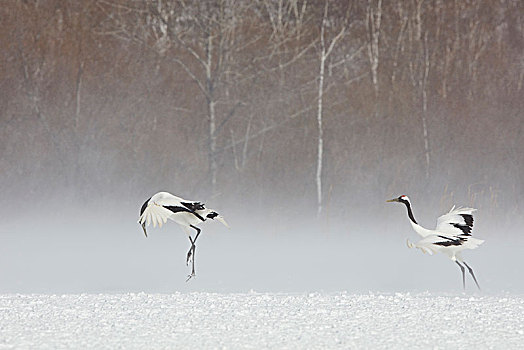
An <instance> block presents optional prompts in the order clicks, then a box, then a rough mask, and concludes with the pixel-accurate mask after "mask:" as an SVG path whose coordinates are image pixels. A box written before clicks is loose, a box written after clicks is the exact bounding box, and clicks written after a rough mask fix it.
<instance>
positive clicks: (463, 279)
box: [455, 260, 466, 290]
mask: <svg viewBox="0 0 524 350" xmlns="http://www.w3.org/2000/svg"><path fill="white" fill-rule="evenodd" d="M455 262H456V263H457V265H458V266H459V267H460V270H461V271H462V286H463V287H464V290H465V289H466V272H465V269H464V266H462V265H461V264H460V263H459V262H458V261H457V260H455Z"/></svg>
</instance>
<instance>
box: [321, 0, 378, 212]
mask: <svg viewBox="0 0 524 350" xmlns="http://www.w3.org/2000/svg"><path fill="white" fill-rule="evenodd" d="M379 1H380V0H379ZM328 5H329V2H328V1H326V2H325V5H324V15H323V16H322V23H321V25H320V62H319V63H320V70H319V74H318V96H317V130H318V138H317V172H316V177H315V179H316V181H315V182H316V187H317V215H318V216H320V214H321V212H322V156H323V152H324V130H323V127H322V116H323V114H322V108H323V96H324V71H325V68H326V60H327V58H328V57H329V55H330V54H331V51H332V50H333V47H335V44H336V43H337V41H338V40H339V39H340V38H341V37H342V36H343V35H344V33H345V31H346V26H345V23H344V25H342V28H341V29H340V31H339V32H338V33H337V34H336V35H335V36H334V37H333V38H332V39H331V42H330V43H326V38H325V35H326V24H327V20H328Z"/></svg>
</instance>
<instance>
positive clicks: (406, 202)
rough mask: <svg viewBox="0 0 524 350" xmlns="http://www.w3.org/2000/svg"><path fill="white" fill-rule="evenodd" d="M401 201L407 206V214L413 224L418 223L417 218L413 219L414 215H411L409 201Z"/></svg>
mask: <svg viewBox="0 0 524 350" xmlns="http://www.w3.org/2000/svg"><path fill="white" fill-rule="evenodd" d="M401 202H402V203H404V204H405V205H406V207H407V208H408V216H409V219H410V220H411V221H413V222H414V223H415V224H417V225H418V222H417V220H415V217H414V216H413V211H412V210H411V203H409V202H408V201H401Z"/></svg>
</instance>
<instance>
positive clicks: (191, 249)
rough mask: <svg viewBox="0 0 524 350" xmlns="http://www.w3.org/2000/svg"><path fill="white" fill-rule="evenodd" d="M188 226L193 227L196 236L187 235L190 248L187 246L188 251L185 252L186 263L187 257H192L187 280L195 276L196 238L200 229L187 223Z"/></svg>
mask: <svg viewBox="0 0 524 350" xmlns="http://www.w3.org/2000/svg"><path fill="white" fill-rule="evenodd" d="M189 226H190V227H192V228H194V229H195V230H196V232H197V234H196V236H195V239H192V238H191V236H189V240H190V241H191V248H189V251H188V252H187V260H186V264H187V263H188V262H189V259H190V258H191V256H192V257H193V258H192V259H191V274H190V275H189V276H187V280H186V282H187V281H189V280H190V279H191V278H193V277H195V249H196V245H195V243H196V240H197V238H198V235H200V231H201V230H200V229H199V228H198V227H196V226H193V225H189Z"/></svg>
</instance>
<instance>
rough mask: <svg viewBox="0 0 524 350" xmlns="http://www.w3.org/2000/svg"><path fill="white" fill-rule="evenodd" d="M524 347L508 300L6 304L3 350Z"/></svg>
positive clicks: (244, 297) (7, 297)
mask: <svg viewBox="0 0 524 350" xmlns="http://www.w3.org/2000/svg"><path fill="white" fill-rule="evenodd" d="M523 346H524V298H522V297H517V296H509V295H508V296H471V295H469V296H466V295H462V294H459V295H457V296H451V295H432V294H429V293H422V294H409V293H407V294H404V293H402V294H400V293H396V294H395V293H393V294H362V295H355V294H346V293H311V294H278V293H254V292H253V293H238V294H235V293H227V294H226V293H224V294H213V293H201V292H195V293H174V294H146V293H138V294H134V293H128V294H66V295H43V294H40V295H37V294H31V295H29V294H2V295H0V349H11V348H20V349H31V348H33V349H34V348H39V349H46V348H50V349H51V348H52V349H57V348H58V349H75V348H76V349H77V348H82V349H85V348H97V349H98V348H126V349H132V348H150V349H152V348H155V349H161V348H173V349H175V348H176V349H184V348H187V349H200V348H206V349H223V348H224V349H239V348H253V349H260V348H265V349H306V348H307V349H315V348H316V349H366V348H373V349H405V348H411V349H418V348H421V349H428V348H431V349H456V348H459V349H473V348H475V349H491V348H493V349H517V348H522V347H523Z"/></svg>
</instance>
